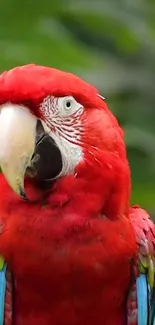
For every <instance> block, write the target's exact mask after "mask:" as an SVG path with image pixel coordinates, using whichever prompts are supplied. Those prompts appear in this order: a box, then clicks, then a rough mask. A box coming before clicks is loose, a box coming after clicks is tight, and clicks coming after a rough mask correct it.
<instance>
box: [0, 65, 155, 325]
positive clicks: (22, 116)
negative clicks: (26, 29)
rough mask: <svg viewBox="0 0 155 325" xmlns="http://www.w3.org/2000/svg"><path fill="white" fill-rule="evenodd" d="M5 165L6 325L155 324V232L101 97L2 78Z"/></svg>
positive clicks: (1, 249) (65, 77) (0, 153)
mask: <svg viewBox="0 0 155 325" xmlns="http://www.w3.org/2000/svg"><path fill="white" fill-rule="evenodd" d="M0 165H1V168H2V174H1V175H0V191H1V192H0V254H1V256H2V258H1V263H0V265H1V272H0V303H1V304H0V308H1V309H0V310H1V314H0V317H1V318H0V321H1V323H0V325H1V324H3V321H4V324H5V325H11V324H13V325H154V324H155V321H154V294H155V289H154V287H155V286H154V271H155V262H154V257H155V227H154V224H153V222H152V220H151V218H150V217H149V215H148V214H147V212H145V211H144V210H142V209H141V208H140V207H138V206H135V207H130V205H129V199H130V186H131V178H130V168H129V164H128V160H127V156H126V148H125V143H124V138H123V131H122V129H121V128H120V126H119V124H118V122H117V120H116V118H115V117H114V116H113V114H112V113H111V112H110V110H109V109H108V107H107V105H106V103H105V101H104V99H103V98H101V96H100V95H99V93H98V90H97V89H96V88H95V87H93V86H92V85H90V84H88V83H86V82H84V81H83V80H81V79H80V78H78V77H76V76H74V75H72V74H69V73H66V72H62V71H59V70H56V69H53V68H49V67H42V66H36V65H32V64H30V65H26V66H22V67H16V68H14V69H12V70H10V71H7V72H4V73H2V74H1V76H0ZM3 259H4V260H3ZM10 272H11V275H12V277H13V278H12V277H11V275H10ZM5 277H6V282H5Z"/></svg>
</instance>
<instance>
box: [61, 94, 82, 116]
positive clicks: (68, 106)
mask: <svg viewBox="0 0 155 325" xmlns="http://www.w3.org/2000/svg"><path fill="white" fill-rule="evenodd" d="M58 106H59V110H60V115H61V116H64V117H65V116H66V117H67V116H69V115H72V114H74V113H75V112H76V111H78V110H79V109H81V108H82V105H81V104H79V103H78V102H77V101H76V100H75V99H74V98H73V97H72V96H66V97H60V98H58Z"/></svg>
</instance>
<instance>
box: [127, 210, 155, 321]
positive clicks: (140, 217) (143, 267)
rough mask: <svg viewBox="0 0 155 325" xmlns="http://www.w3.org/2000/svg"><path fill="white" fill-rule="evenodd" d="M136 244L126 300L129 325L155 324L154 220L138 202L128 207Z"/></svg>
mask: <svg viewBox="0 0 155 325" xmlns="http://www.w3.org/2000/svg"><path fill="white" fill-rule="evenodd" d="M130 220H131V223H132V226H133V229H134V233H135V236H136V242H137V245H138V258H137V261H136V263H135V265H134V275H135V276H134V280H133V283H132V285H131V290H130V293H129V297H128V302H127V309H128V310H127V315H128V322H127V324H128V325H137V324H138V325H155V224H154V223H153V221H152V219H151V217H150V216H149V215H148V213H147V212H146V211H145V210H143V209H141V208H140V207H139V206H133V207H131V209H130Z"/></svg>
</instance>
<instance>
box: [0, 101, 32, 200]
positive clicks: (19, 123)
mask: <svg viewBox="0 0 155 325" xmlns="http://www.w3.org/2000/svg"><path fill="white" fill-rule="evenodd" d="M36 124H37V119H36V117H35V116H33V115H32V114H31V113H30V111H29V110H28V109H27V108H26V107H24V106H20V105H14V104H11V103H7V104H5V105H3V106H0V166H1V169H2V172H3V174H4V176H5V178H6V180H7V181H8V183H9V185H10V186H11V187H12V189H13V190H14V191H15V192H16V193H17V194H19V195H21V196H23V197H24V198H26V195H25V193H24V174H25V170H26V168H27V166H28V165H29V163H30V160H31V158H32V155H33V153H34V149H35V136H36Z"/></svg>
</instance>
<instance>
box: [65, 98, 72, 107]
mask: <svg viewBox="0 0 155 325" xmlns="http://www.w3.org/2000/svg"><path fill="white" fill-rule="evenodd" d="M66 107H68V108H69V107H71V102H70V101H69V100H68V101H67V102H66Z"/></svg>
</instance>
